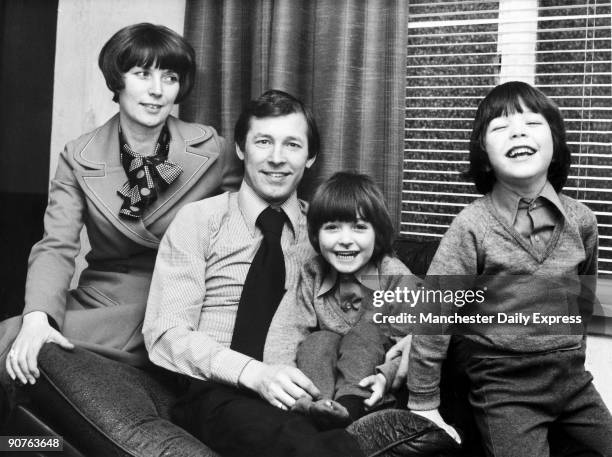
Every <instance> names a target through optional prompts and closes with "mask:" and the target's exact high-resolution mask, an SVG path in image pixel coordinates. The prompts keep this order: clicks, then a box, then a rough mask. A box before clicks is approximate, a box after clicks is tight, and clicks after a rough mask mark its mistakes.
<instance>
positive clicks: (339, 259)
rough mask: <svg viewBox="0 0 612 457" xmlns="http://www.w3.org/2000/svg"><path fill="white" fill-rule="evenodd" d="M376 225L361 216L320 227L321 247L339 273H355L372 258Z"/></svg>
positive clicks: (326, 258)
mask: <svg viewBox="0 0 612 457" xmlns="http://www.w3.org/2000/svg"><path fill="white" fill-rule="evenodd" d="M375 241H376V235H375V233H374V227H373V226H372V224H370V223H369V222H367V221H365V220H363V219H361V218H360V217H359V216H358V217H357V219H356V220H355V221H352V222H346V221H345V222H342V221H331V222H326V223H324V224H323V225H322V226H321V228H320V229H319V249H320V251H321V255H322V256H323V258H324V259H325V260H326V261H327V262H328V263H329V264H330V265H331V266H332V267H333V268H334V269H335V270H336V271H337V272H338V273H346V274H348V273H355V272H357V271H359V270H360V269H361V268H363V267H364V266H365V265H367V263H368V262H369V261H370V259H371V258H372V253H373V252H374V243H375Z"/></svg>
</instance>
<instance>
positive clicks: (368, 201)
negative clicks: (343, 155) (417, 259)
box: [306, 171, 395, 262]
mask: <svg viewBox="0 0 612 457" xmlns="http://www.w3.org/2000/svg"><path fill="white" fill-rule="evenodd" d="M357 215H359V217H361V218H362V219H363V220H365V221H368V222H369V223H370V224H372V226H373V228H374V233H375V236H376V238H375V241H374V252H373V253H372V261H373V262H379V261H380V260H382V258H383V257H384V256H385V255H391V254H393V240H394V238H395V230H394V229H393V223H392V222H391V216H390V215H389V210H388V209H387V205H386V203H385V197H384V195H383V193H382V192H381V190H380V188H379V187H378V186H377V185H376V183H375V182H374V180H373V179H372V178H370V177H369V176H368V175H364V174H359V173H356V172H354V171H339V172H337V173H334V174H333V175H332V176H331V177H330V178H329V179H328V180H327V181H325V182H324V183H323V184H322V185H321V186H319V188H318V189H317V190H316V192H315V194H314V195H313V197H312V199H311V200H310V204H309V206H308V214H307V216H306V219H307V221H308V238H309V239H310V243H311V244H312V247H313V248H314V249H315V251H317V252H318V253H319V254H320V253H321V250H320V247H319V230H320V229H321V227H322V226H323V224H325V223H327V222H333V221H342V222H354V221H356V220H357Z"/></svg>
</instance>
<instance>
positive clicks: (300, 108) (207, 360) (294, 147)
mask: <svg viewBox="0 0 612 457" xmlns="http://www.w3.org/2000/svg"><path fill="white" fill-rule="evenodd" d="M234 139H235V142H236V153H237V154H238V156H239V157H240V159H241V160H243V162H244V167H245V175H244V181H243V182H242V186H241V188H240V190H239V192H237V193H230V194H228V193H226V194H223V195H219V196H217V197H213V198H209V199H205V200H203V201H200V202H196V203H194V204H191V205H187V206H186V207H185V208H184V209H183V210H182V211H181V212H180V213H179V214H178V215H177V217H176V218H175V220H174V221H173V223H172V225H171V226H170V228H169V229H168V231H167V232H166V235H165V237H164V239H163V241H162V243H161V245H160V249H159V254H158V257H157V263H156V267H155V272H154V275H153V282H152V285H151V291H150V295H149V301H148V305H147V312H146V315H145V321H144V326H143V333H144V336H145V343H146V345H147V349H148V350H149V355H150V358H151V360H152V361H153V362H154V363H156V364H158V365H160V366H162V367H164V368H168V369H170V370H173V371H176V372H179V373H181V374H184V375H187V376H189V377H191V378H192V379H193V380H192V382H191V387H190V390H189V393H188V394H187V395H186V396H185V397H184V398H183V399H182V401H180V402H179V404H178V406H177V407H176V408H175V412H176V419H177V421H178V422H179V423H180V424H181V425H183V426H184V427H186V428H187V429H188V430H189V431H190V432H191V433H193V434H194V435H196V436H197V437H198V438H200V439H202V441H204V442H205V443H206V444H208V445H210V446H211V447H213V448H214V449H216V450H217V451H219V452H221V453H222V454H223V455H224V456H232V455H236V456H245V455H258V456H264V455H266V456H285V455H299V456H302V455H303V456H307V455H317V456H327V455H329V456H332V455H337V456H362V455H367V454H370V453H372V452H373V451H376V450H380V448H382V447H386V446H390V445H391V447H393V446H392V445H393V443H394V442H399V441H400V439H401V438H402V437H403V436H405V435H403V434H402V437H400V436H398V434H399V433H398V432H397V431H396V430H400V431H401V430H404V429H406V428H409V424H408V422H410V421H412V420H413V419H414V418H413V417H412V416H410V415H409V413H408V412H406V411H389V412H388V413H387V414H383V415H382V416H381V415H380V414H379V415H376V414H374V415H370V416H366V417H365V418H363V420H362V421H361V422H359V421H358V422H357V423H354V424H352V425H351V426H349V428H347V430H344V429H335V430H331V431H326V432H320V431H319V430H317V429H316V427H315V426H314V425H313V423H312V422H311V421H310V419H308V418H307V417H306V416H302V415H299V414H297V413H294V412H291V411H288V410H289V409H291V407H292V406H294V404H295V402H296V400H297V399H298V398H300V397H303V396H306V397H310V398H311V399H316V398H317V397H318V396H319V392H318V390H317V388H316V387H315V386H314V385H313V383H312V382H311V381H310V380H309V379H308V378H307V377H306V376H305V375H304V374H303V373H302V372H301V371H300V370H298V369H297V368H295V367H288V366H282V365H274V364H273V363H264V362H263V361H262V358H263V348H264V343H265V337H266V334H267V330H268V326H269V324H270V321H271V319H272V317H273V314H274V311H275V310H276V307H277V306H278V302H279V301H280V299H281V297H282V295H283V293H284V292H285V290H287V291H290V292H287V293H291V291H293V290H294V289H295V286H296V282H297V279H298V276H299V270H300V267H301V265H302V264H303V263H304V262H305V261H306V259H308V258H309V257H310V256H311V255H312V254H313V251H312V248H311V247H310V245H309V243H308V236H307V230H306V218H305V209H306V208H305V204H304V203H303V202H301V201H299V200H298V198H297V195H296V189H297V186H298V184H299V182H300V180H301V179H302V176H303V174H304V171H305V169H307V168H309V167H311V166H312V164H313V163H314V161H315V159H316V157H317V154H318V152H319V135H318V130H317V126H316V123H315V121H314V118H313V116H312V114H311V113H310V111H309V110H308V109H307V108H306V107H305V106H304V105H303V104H302V103H301V102H300V101H299V100H297V99H295V98H294V97H292V96H290V95H289V94H286V93H284V92H280V91H268V92H266V93H264V94H263V95H262V96H261V97H259V98H258V99H256V100H253V101H252V102H251V103H250V104H249V105H248V106H247V108H246V109H245V111H244V112H243V113H242V115H241V116H240V118H239V120H238V122H237V123H236V128H235V135H234ZM269 208H272V210H270V209H269ZM266 214H268V215H270V217H272V218H273V219H274V218H276V219H279V220H280V222H279V224H280V226H279V227H280V228H278V229H277V230H276V231H277V237H276V243H277V244H278V242H279V241H280V249H282V252H280V251H279V252H278V254H279V255H280V258H278V257H277V261H276V263H274V262H272V263H269V264H267V265H266V264H265V261H264V263H260V262H261V259H262V258H263V255H260V250H264V251H266V252H268V254H267V255H268V256H270V255H272V254H270V253H271V252H273V251H274V249H275V248H274V247H273V244H274V243H273V242H270V241H269V238H268V237H272V238H273V236H272V235H270V234H269V233H272V232H274V229H268V228H267V226H266V225H265V224H264V223H263V221H261V220H260V219H262V218H263V217H264V215H266ZM279 215H280V216H279ZM265 217H266V218H267V217H268V216H265ZM260 222H261V223H260ZM264 232H266V233H264ZM278 236H280V240H279V239H278ZM283 258H284V261H283ZM283 263H284V268H283V265H282V264H283ZM279 264H280V269H279V270H278V271H276V268H277V267H278V266H279ZM257 269H258V270H259V271H254V270H257ZM271 270H275V271H271ZM269 273H271V274H269ZM283 277H284V279H283ZM253 278H255V280H253ZM278 278H281V283H280V284H278ZM275 281H276V283H275ZM274 289H278V291H277V290H274ZM381 420H382V421H384V422H385V423H384V430H381V425H383V424H381ZM411 430H414V429H411ZM364 431H366V432H369V433H366V434H364ZM372 434H375V435H376V436H375V437H373V436H372Z"/></svg>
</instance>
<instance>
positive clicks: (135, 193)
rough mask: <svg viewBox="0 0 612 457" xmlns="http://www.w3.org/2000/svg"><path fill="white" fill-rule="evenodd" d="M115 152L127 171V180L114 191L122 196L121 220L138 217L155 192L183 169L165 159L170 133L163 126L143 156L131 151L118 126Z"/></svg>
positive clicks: (149, 203)
mask: <svg viewBox="0 0 612 457" xmlns="http://www.w3.org/2000/svg"><path fill="white" fill-rule="evenodd" d="M119 147H120V149H119V151H120V154H121V164H122V165H123V169H124V170H125V173H126V174H127V177H128V180H127V182H126V183H125V184H124V185H123V187H121V189H119V190H118V191H117V193H118V194H119V195H120V196H122V197H123V204H122V205H121V210H120V211H119V216H121V217H122V218H124V219H140V218H141V217H142V213H143V212H144V210H145V209H146V208H147V207H148V206H149V205H151V204H152V203H153V202H154V201H155V200H157V194H158V192H162V191H164V190H165V189H167V188H168V186H169V185H170V184H172V182H174V180H175V179H176V178H178V177H179V176H180V174H181V173H182V172H183V169H182V168H181V167H180V166H179V165H177V164H175V163H172V162H170V161H169V160H168V152H169V150H170V132H169V131H168V127H167V126H166V125H164V127H163V129H162V131H161V133H160V135H159V138H158V139H157V143H156V145H155V149H154V151H153V155H150V156H143V155H141V154H138V153H137V152H134V151H133V150H132V148H130V145H129V144H128V142H127V141H126V140H125V137H124V136H123V132H122V131H121V127H119Z"/></svg>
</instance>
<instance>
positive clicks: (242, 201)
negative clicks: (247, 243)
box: [238, 180, 301, 237]
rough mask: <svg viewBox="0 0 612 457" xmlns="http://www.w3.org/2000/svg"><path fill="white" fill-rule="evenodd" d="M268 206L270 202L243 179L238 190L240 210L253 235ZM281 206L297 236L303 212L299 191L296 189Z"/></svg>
mask: <svg viewBox="0 0 612 457" xmlns="http://www.w3.org/2000/svg"><path fill="white" fill-rule="evenodd" d="M268 206H270V203H268V202H266V201H265V200H264V199H263V198H261V197H260V196H259V195H257V193H256V192H255V191H254V190H253V188H252V187H251V186H249V185H248V184H247V183H246V181H244V180H243V181H242V184H241V185H240V190H239V191H238V208H240V212H241V213H242V215H243V217H244V222H245V223H246V226H247V228H248V229H249V232H250V233H251V235H252V236H253V237H254V236H255V234H256V233H257V232H258V230H257V229H256V225H255V223H256V222H257V218H258V217H259V215H260V214H261V212H262V211H263V210H265V209H266V208H267V207H268ZM280 208H281V209H282V210H283V211H284V212H285V214H286V215H287V219H289V225H290V228H291V230H292V232H293V235H294V237H295V234H296V227H298V226H299V218H300V213H301V210H300V202H299V200H298V198H297V192H295V191H294V192H293V193H292V194H291V195H290V196H289V198H288V199H287V200H285V201H284V202H283V203H282V204H281V205H280Z"/></svg>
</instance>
